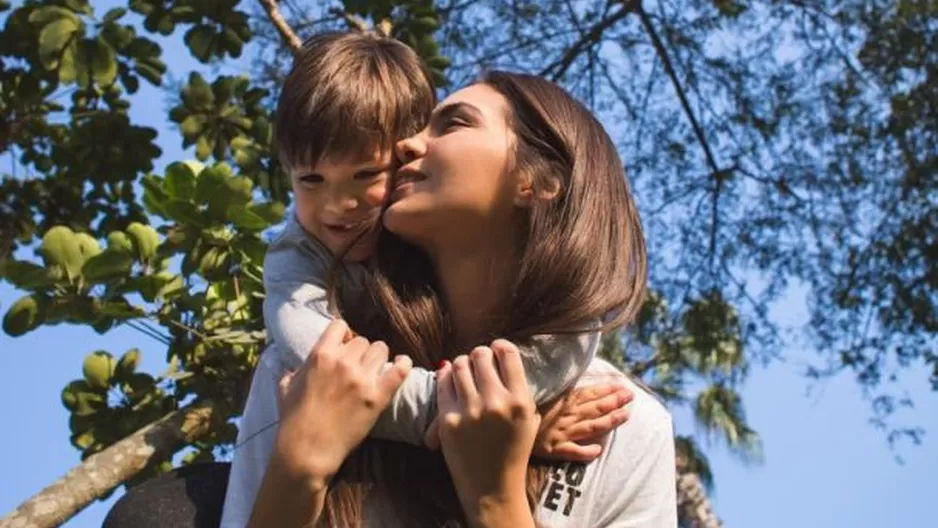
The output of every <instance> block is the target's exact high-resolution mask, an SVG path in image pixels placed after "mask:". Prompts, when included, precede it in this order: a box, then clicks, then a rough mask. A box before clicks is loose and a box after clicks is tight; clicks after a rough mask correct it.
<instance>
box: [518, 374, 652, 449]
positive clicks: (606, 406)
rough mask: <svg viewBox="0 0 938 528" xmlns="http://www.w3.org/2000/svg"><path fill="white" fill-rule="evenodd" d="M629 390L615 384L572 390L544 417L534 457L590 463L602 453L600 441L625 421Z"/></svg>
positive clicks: (535, 442) (536, 441) (630, 398)
mask: <svg viewBox="0 0 938 528" xmlns="http://www.w3.org/2000/svg"><path fill="white" fill-rule="evenodd" d="M632 398H633V395H632V392H631V391H630V390H628V389H627V388H625V387H623V386H622V385H621V384H618V383H610V384H607V385H596V386H593V387H583V388H580V389H575V390H573V392H572V393H571V394H570V396H569V397H567V398H562V399H560V400H558V401H557V402H556V403H554V404H553V405H552V406H551V407H550V409H548V410H547V412H546V413H545V414H544V419H543V420H541V425H540V428H539V429H538V431H537V438H536V439H535V440H534V451H533V453H532V454H533V455H534V456H539V457H543V458H550V459H554V460H569V461H573V462H591V461H593V460H595V459H596V457H598V456H599V455H600V453H602V445H600V443H599V441H600V439H601V438H602V437H603V436H605V435H606V434H608V433H609V432H610V431H612V430H613V429H615V428H616V427H618V426H619V425H621V424H623V423H625V421H626V420H628V417H629V412H628V410H626V409H625V406H626V405H627V404H628V403H629V402H631V401H632Z"/></svg>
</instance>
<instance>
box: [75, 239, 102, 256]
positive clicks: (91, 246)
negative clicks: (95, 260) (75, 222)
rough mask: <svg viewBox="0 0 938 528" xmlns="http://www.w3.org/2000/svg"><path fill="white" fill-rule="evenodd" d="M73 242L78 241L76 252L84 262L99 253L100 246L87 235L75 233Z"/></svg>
mask: <svg viewBox="0 0 938 528" xmlns="http://www.w3.org/2000/svg"><path fill="white" fill-rule="evenodd" d="M75 240H77V241H78V250H79V251H81V256H82V258H83V259H84V261H87V260H88V259H89V258H91V257H94V256H95V255H98V254H100V253H101V244H99V243H98V241H97V239H95V238H94V237H93V236H91V235H89V234H88V233H76V234H75Z"/></svg>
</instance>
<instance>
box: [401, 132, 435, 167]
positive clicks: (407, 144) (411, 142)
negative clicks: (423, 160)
mask: <svg viewBox="0 0 938 528" xmlns="http://www.w3.org/2000/svg"><path fill="white" fill-rule="evenodd" d="M424 132H425V131H420V132H418V133H417V134H414V135H413V136H410V137H409V138H405V139H402V140H400V141H398V142H397V144H396V145H395V148H394V151H395V153H396V154H397V159H398V160H399V161H400V162H401V164H403V165H406V164H407V163H409V162H411V161H413V160H415V159H417V158H420V157H423V155H424V154H426V152H427V141H426V137H425V134H424Z"/></svg>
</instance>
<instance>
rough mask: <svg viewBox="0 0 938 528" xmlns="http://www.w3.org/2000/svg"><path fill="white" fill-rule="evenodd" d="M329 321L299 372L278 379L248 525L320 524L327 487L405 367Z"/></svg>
mask: <svg viewBox="0 0 938 528" xmlns="http://www.w3.org/2000/svg"><path fill="white" fill-rule="evenodd" d="M349 336H350V332H349V328H348V325H346V324H345V322H344V321H340V320H337V321H333V322H332V323H330V324H329V326H328V327H327V328H326V329H325V331H324V332H323V334H322V336H321V337H320V339H319V341H318V342H317V343H316V346H314V347H313V350H312V352H310V355H309V357H308V358H306V361H305V362H304V363H303V365H302V366H301V367H300V369H299V370H298V371H297V372H296V373H295V374H292V375H288V376H285V377H284V379H283V380H281V382H280V394H281V399H280V416H281V420H280V426H279V430H278V431H277V438H276V441H275V444H274V451H273V455H272V456H271V459H270V463H269V464H268V465H267V469H266V472H265V474H264V478H263V481H262V483H261V486H260V491H259V492H258V494H257V499H256V501H255V503H254V507H253V512H252V514H251V520H250V523H249V526H256V527H267V526H307V525H309V524H311V523H315V522H316V521H318V519H319V516H320V514H321V513H322V507H323V503H324V500H325V493H326V485H327V483H328V482H329V480H330V479H331V478H332V476H333V475H335V474H336V472H338V470H339V467H340V466H341V465H342V463H343V462H344V461H345V458H346V457H347V456H348V454H349V453H351V452H352V450H353V449H354V448H355V447H356V446H357V445H358V444H359V443H361V441H362V440H363V439H364V438H365V436H366V435H367V434H368V431H370V430H371V428H372V426H373V425H374V423H375V420H377V418H378V414H379V413H380V412H381V411H382V410H384V408H385V407H387V405H388V402H389V401H390V400H391V397H392V396H393V395H394V393H395V391H397V389H398V387H400V385H401V383H402V382H403V381H404V378H405V377H406V376H407V373H408V372H409V371H410V359H409V358H406V357H402V356H399V357H398V358H396V360H395V362H394V363H393V364H391V367H390V368H387V366H386V364H387V360H388V348H387V346H385V345H384V343H380V342H376V343H369V342H368V341H367V340H366V339H364V338H362V337H355V338H351V339H350V338H349Z"/></svg>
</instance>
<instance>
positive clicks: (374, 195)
mask: <svg viewBox="0 0 938 528" xmlns="http://www.w3.org/2000/svg"><path fill="white" fill-rule="evenodd" d="M390 181H391V179H390V178H388V180H387V181H385V182H382V183H381V184H380V185H372V186H370V187H369V188H368V190H367V191H366V192H365V202H366V203H367V204H368V205H369V206H371V207H380V206H381V205H383V204H384V200H385V199H386V198H387V197H388V192H389V189H388V185H389V184H390Z"/></svg>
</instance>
